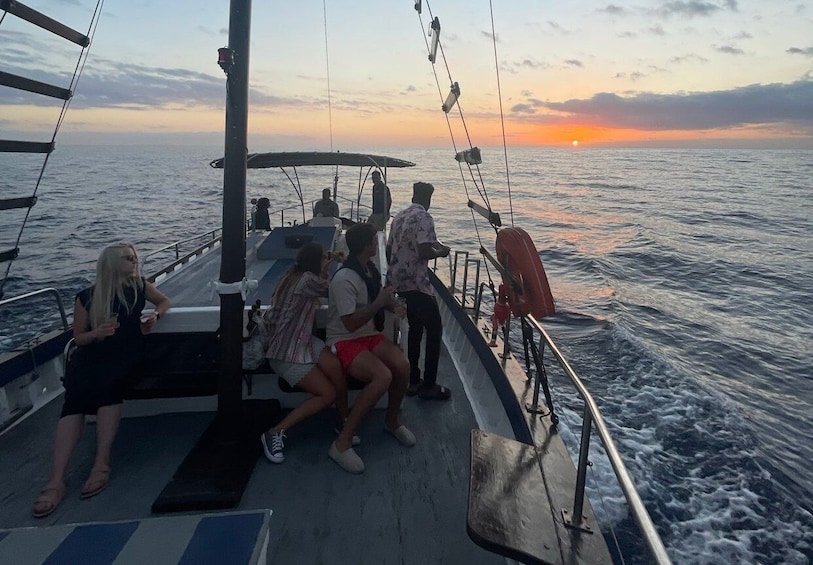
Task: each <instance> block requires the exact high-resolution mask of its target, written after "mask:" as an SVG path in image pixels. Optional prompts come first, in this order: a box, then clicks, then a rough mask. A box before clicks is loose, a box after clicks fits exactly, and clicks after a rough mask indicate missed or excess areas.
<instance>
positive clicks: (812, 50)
mask: <svg viewBox="0 0 813 565" xmlns="http://www.w3.org/2000/svg"><path fill="white" fill-rule="evenodd" d="M786 53H790V54H791V55H806V56H808V57H813V47H807V48H805V49H800V48H798V47H791V48H790V49H788V50H787V51H786Z"/></svg>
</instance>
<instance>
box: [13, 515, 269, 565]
mask: <svg viewBox="0 0 813 565" xmlns="http://www.w3.org/2000/svg"><path fill="white" fill-rule="evenodd" d="M270 515H271V511H270V510H258V511H251V512H229V513H222V514H198V515H188V516H170V517H160V518H147V519H145V520H133V521H129V522H106V523H90V524H68V525H64V526H51V527H47V528H18V529H14V530H0V563H9V564H11V563H13V564H14V565H67V564H79V563H81V564H82V565H111V564H115V565H126V564H131V563H133V564H136V563H137V564H142V563H144V564H148V565H161V564H183V565H193V564H198V563H217V564H221V563H223V564H232V563H234V564H240V565H243V564H255V563H265V559H266V554H267V546H268V520H269V517H270Z"/></svg>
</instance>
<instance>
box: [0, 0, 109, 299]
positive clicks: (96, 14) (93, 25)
mask: <svg viewBox="0 0 813 565" xmlns="http://www.w3.org/2000/svg"><path fill="white" fill-rule="evenodd" d="M103 7H104V0H98V1H97V2H96V8H95V9H94V10H93V16H92V17H91V19H90V25H89V26H88V32H87V34H86V35H87V37H88V38H89V39H90V41H89V42H88V45H87V46H86V47H82V50H81V51H80V52H79V57H78V59H77V60H76V66H75V67H74V69H73V76H72V77H71V82H70V84H69V85H68V90H69V91H71V93H75V91H76V90H75V89H76V86H77V85H78V84H79V79H80V78H81V76H82V72H83V71H84V69H85V63H86V62H87V59H88V56H89V55H90V47H91V46H92V45H93V38H94V37H95V35H96V29H97V27H98V25H99V19H100V18H101V12H102V9H103ZM6 13H7V12H4V13H3V18H0V23H2V22H3V20H4V19H5V16H6ZM71 101H73V96H70V97H69V98H68V99H67V100H65V101H63V102H62V110H61V111H60V113H59V118H58V119H57V122H56V126H55V127H54V132H53V134H52V135H51V144H52V145H53V144H54V143H55V141H56V136H57V133H59V129H60V128H61V127H62V122H63V121H64V120H65V116H66V114H67V113H68V108H69V107H70V105H71ZM52 152H53V151H49V152H48V153H46V154H45V158H44V159H43V162H42V167H40V172H39V175H38V176H37V182H36V184H35V185H34V193H33V194H32V196H33V197H36V196H37V191H38V190H39V187H40V184H41V183H42V178H43V176H44V175H45V167H46V166H47V165H48V160H49V159H50V157H51V153H52ZM32 207H33V206H32ZM32 207H29V208H28V209H27V210H26V212H25V217H24V218H23V223H22V225H21V226H20V231H19V232H18V233H17V239H16V241H15V243H14V247H13V248H12V249H16V248H19V246H20V241H21V240H22V237H23V231H24V230H25V226H26V224H27V223H28V218H29V217H30V216H31V208H32ZM13 263H14V258H12V259H11V260H10V261H9V262H8V265H6V273H5V275H4V276H3V280H2V281H0V296H2V295H3V288H4V287H5V285H6V281H7V280H8V275H9V273H10V272H11V266H12V264H13Z"/></svg>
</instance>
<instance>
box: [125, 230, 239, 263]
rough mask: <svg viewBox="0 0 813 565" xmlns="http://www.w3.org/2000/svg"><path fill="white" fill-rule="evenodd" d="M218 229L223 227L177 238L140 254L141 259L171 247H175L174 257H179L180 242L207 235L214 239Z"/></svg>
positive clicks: (187, 241)
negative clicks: (184, 237)
mask: <svg viewBox="0 0 813 565" xmlns="http://www.w3.org/2000/svg"><path fill="white" fill-rule="evenodd" d="M219 231H223V228H215V229H213V230H209V231H205V232H203V233H200V234H198V235H193V236H191V237H187V238H186V239H179V240H178V241H176V242H174V243H170V244H169V245H165V246H163V247H159V248H158V249H155V250H154V251H150V252H149V253H145V254H144V255H142V256H141V259H142V260H145V259H147V257H152V256H153V255H157V254H158V253H163V252H164V251H166V250H168V249H172V248H173V247H174V248H175V259H176V260H177V259H180V258H181V255H180V251H179V246H180V245H181V244H182V243H189V242H190V241H195V240H196V239H202V238H204V237H209V238H210V239H213V240H214V239H217V238H216V237H215V234H216V233H217V232H219Z"/></svg>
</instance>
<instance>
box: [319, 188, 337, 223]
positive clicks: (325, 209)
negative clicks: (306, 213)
mask: <svg viewBox="0 0 813 565" xmlns="http://www.w3.org/2000/svg"><path fill="white" fill-rule="evenodd" d="M313 217H314V218H338V217H339V205H338V204H336V203H335V202H333V200H331V199H330V189H329V188H326V189H324V190H323V191H322V199H321V200H317V201H316V204H314V205H313Z"/></svg>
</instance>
